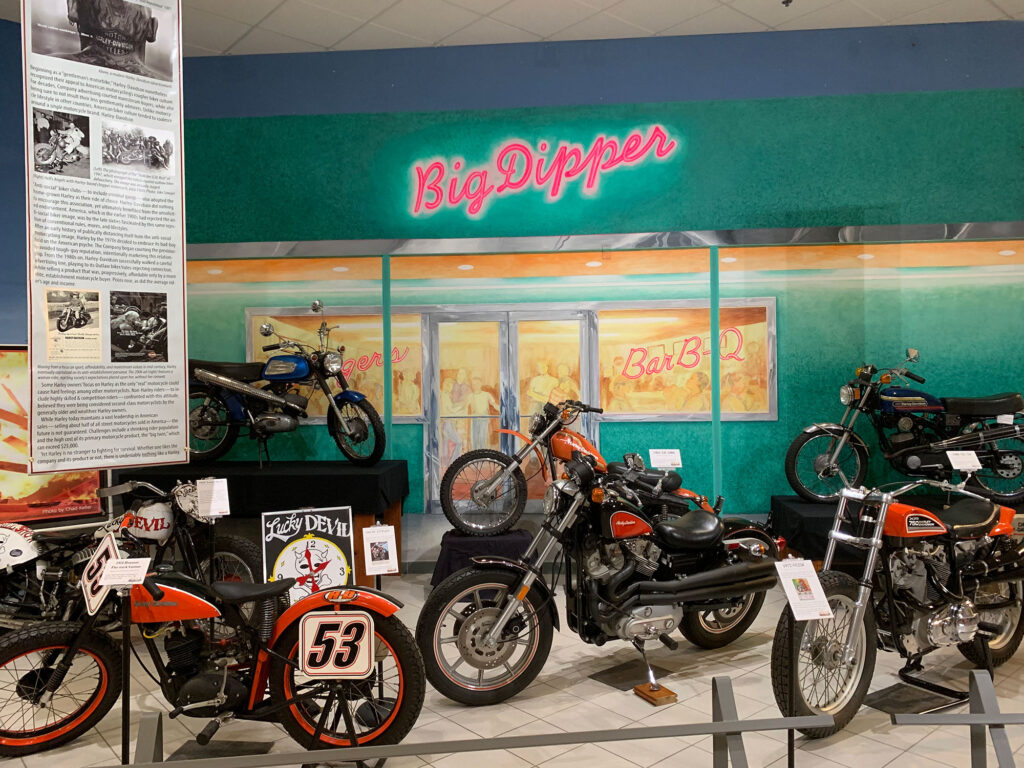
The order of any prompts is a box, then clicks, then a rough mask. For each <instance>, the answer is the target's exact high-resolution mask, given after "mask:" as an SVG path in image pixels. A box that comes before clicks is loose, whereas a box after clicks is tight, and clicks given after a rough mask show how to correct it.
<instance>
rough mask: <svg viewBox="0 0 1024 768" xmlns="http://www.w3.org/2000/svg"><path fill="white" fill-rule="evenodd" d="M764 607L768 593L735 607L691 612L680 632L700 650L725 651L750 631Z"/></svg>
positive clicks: (684, 619) (743, 601) (682, 623)
mask: <svg viewBox="0 0 1024 768" xmlns="http://www.w3.org/2000/svg"><path fill="white" fill-rule="evenodd" d="M762 605H764V592H756V593H753V594H750V595H746V596H744V597H743V598H741V599H740V600H739V601H738V602H737V604H736V605H735V606H733V607H731V608H718V609H709V610H701V609H699V608H698V609H695V610H692V611H687V612H686V613H684V614H683V619H682V621H681V622H680V623H679V631H680V632H682V633H683V637H685V638H686V639H687V640H689V641H690V642H691V643H693V644H694V645H696V646H697V647H699V648H709V649H711V648H722V647H724V646H726V645H729V644H730V643H732V642H733V641H735V640H737V639H739V637H740V636H741V635H742V634H743V633H744V632H746V631H747V628H748V627H750V625H751V624H752V623H753V621H754V619H756V618H757V614H759V613H760V612H761V606H762Z"/></svg>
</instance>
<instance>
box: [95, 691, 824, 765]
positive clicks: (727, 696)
mask: <svg viewBox="0 0 1024 768" xmlns="http://www.w3.org/2000/svg"><path fill="white" fill-rule="evenodd" d="M711 711H712V715H711V719H712V721H711V722H710V723H696V724H689V723H688V724H685V725H659V726H651V727H647V728H643V727H640V728H624V729H621V730H603V731H575V732H573V733H548V734H537V735H533V736H502V737H498V738H494V739H472V740H462V741H430V742H424V741H419V742H410V741H404V742H402V743H401V744H395V745H393V746H385V747H356V748H353V747H342V748H338V749H318V750H315V751H303V752H288V753H281V754H274V755H256V756H254V755H244V756H238V757H212V758H197V759H193V760H183V761H181V762H180V763H179V764H180V765H181V768H273V767H274V766H283V765H295V764H296V763H305V764H310V763H327V762H329V763H341V764H346V763H348V764H354V765H356V766H359V768H365V765H366V761H370V760H376V762H375V763H374V767H375V768H379V767H380V766H383V765H384V761H386V760H387V759H388V758H391V757H405V756H407V755H424V754H450V753H457V752H491V751H494V750H498V749H522V748H524V747H550V746H555V745H559V744H597V743H601V742H611V741H630V740H633V739H662V738H669V737H675V736H705V735H711V737H712V745H713V752H714V755H713V765H714V768H726V766H728V765H732V766H734V768H747V765H748V764H747V754H746V751H745V749H744V746H743V734H744V733H748V732H750V731H783V730H792V729H795V728H823V727H827V726H830V725H832V724H833V723H834V720H833V718H832V716H831V715H806V716H801V717H770V718H760V719H757V720H740V719H739V717H738V716H737V714H736V699H735V697H734V696H733V691H732V680H731V679H729V678H728V677H715V678H712V680H711ZM161 724H162V714H161V713H159V712H147V713H146V714H144V715H143V716H142V719H141V721H140V723H139V736H138V741H137V743H136V746H135V759H134V761H133V763H132V765H133V766H135V768H164V766H165V764H164V747H163V728H162V725H161ZM790 759H791V760H792V756H791V758H790ZM111 768H112V767H111Z"/></svg>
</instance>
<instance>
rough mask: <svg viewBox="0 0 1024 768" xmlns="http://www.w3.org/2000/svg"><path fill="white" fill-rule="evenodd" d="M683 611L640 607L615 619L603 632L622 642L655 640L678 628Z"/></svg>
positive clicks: (675, 608)
mask: <svg viewBox="0 0 1024 768" xmlns="http://www.w3.org/2000/svg"><path fill="white" fill-rule="evenodd" d="M682 618H683V609H682V608H680V607H679V606H674V605H640V606H637V607H636V608H633V609H632V610H630V611H629V615H628V616H622V617H620V618H618V619H616V620H615V621H614V622H613V623H611V625H610V626H604V627H602V629H604V631H605V632H607V633H608V634H610V635H617V636H618V637H621V638H622V639H623V640H628V641H630V642H632V641H633V640H657V639H658V636H659V635H662V634H667V633H669V632H671V631H672V630H673V629H675V628H676V627H678V626H679V622H680V621H682Z"/></svg>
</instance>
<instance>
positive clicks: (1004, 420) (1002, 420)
mask: <svg viewBox="0 0 1024 768" xmlns="http://www.w3.org/2000/svg"><path fill="white" fill-rule="evenodd" d="M1013 417H1014V414H1012V413H1001V414H999V415H998V416H996V423H997V424H1013Z"/></svg>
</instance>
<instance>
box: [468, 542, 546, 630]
mask: <svg viewBox="0 0 1024 768" xmlns="http://www.w3.org/2000/svg"><path fill="white" fill-rule="evenodd" d="M470 559H471V560H472V561H473V563H474V565H482V566H486V567H488V568H497V569H499V570H503V571H512V572H514V573H529V572H530V570H529V569H528V568H527V567H526V566H525V565H523V564H522V563H520V562H519V561H518V560H513V559H511V558H509V557H499V556H498V555H481V556H479V557H474V558H470ZM533 586H535V587H536V588H537V589H538V590H539V591H540V593H541V595H543V597H544V603H545V604H546V605H547V606H548V608H549V609H550V611H551V623H552V624H554V625H555V629H557V630H558V631H559V632H561V631H562V628H561V626H560V625H559V623H558V608H557V607H556V606H555V599H554V595H553V594H552V592H551V587H549V586H548V583H547V582H546V581H544V577H543V576H538V577H537V580H536V581H534V582H533Z"/></svg>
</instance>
